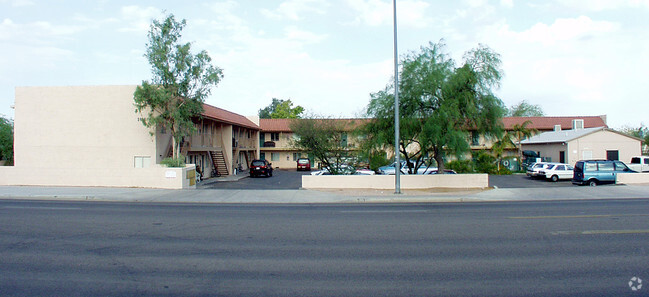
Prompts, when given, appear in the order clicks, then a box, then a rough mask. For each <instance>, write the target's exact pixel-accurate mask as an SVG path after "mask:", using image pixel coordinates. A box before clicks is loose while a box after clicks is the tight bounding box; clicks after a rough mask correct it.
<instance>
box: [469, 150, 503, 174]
mask: <svg viewBox="0 0 649 297" xmlns="http://www.w3.org/2000/svg"><path fill="white" fill-rule="evenodd" d="M472 155H473V162H474V163H475V165H474V166H475V167H474V168H475V171H476V172H480V173H488V174H497V173H498V166H497V165H496V157H494V156H492V155H490V154H489V153H487V152H486V151H477V152H473V153H472Z"/></svg>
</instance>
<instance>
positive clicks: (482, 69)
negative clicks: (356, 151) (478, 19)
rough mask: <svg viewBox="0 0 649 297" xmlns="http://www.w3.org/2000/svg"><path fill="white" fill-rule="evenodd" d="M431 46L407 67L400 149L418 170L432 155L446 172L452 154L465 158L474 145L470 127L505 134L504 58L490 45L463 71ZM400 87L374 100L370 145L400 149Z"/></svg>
mask: <svg viewBox="0 0 649 297" xmlns="http://www.w3.org/2000/svg"><path fill="white" fill-rule="evenodd" d="M444 46H445V44H444V43H443V42H442V41H440V42H439V43H437V44H434V43H430V44H429V46H427V47H422V48H421V49H420V51H419V52H411V53H410V54H409V55H407V56H406V57H405V58H404V59H403V60H402V62H401V65H402V69H401V72H400V73H399V75H400V85H399V89H400V98H401V99H400V106H399V108H400V114H401V115H402V116H401V118H400V120H399V122H400V136H401V139H400V140H399V150H400V152H401V153H402V154H403V155H404V156H405V157H406V158H407V159H408V160H409V161H412V160H413V158H414V162H415V166H414V168H418V167H419V166H420V164H423V163H424V162H425V160H426V157H427V156H430V157H432V158H433V159H434V160H435V162H436V163H437V166H438V168H439V172H443V169H444V159H445V157H446V154H455V155H456V156H458V157H459V156H461V155H462V154H463V153H466V152H467V151H468V150H469V148H470V146H469V143H468V139H469V132H468V128H473V129H475V130H476V131H477V132H478V133H481V134H482V135H485V136H487V137H491V136H495V135H499V134H500V133H501V131H502V127H501V126H502V124H501V118H502V116H503V114H504V112H505V107H504V105H503V103H502V101H501V100H500V99H498V98H497V97H496V96H495V95H494V94H493V92H492V89H493V88H496V87H498V86H499V83H500V79H501V76H502V74H501V72H502V71H501V70H500V64H501V62H500V56H499V55H498V54H497V53H495V52H493V51H492V50H491V49H489V48H488V47H486V46H483V45H480V46H478V47H477V48H475V49H473V50H470V51H468V52H466V53H465V55H464V61H463V63H462V64H461V66H459V67H456V66H455V62H454V61H453V60H452V59H451V58H450V57H449V55H448V54H446V53H445V52H444ZM393 88H394V86H392V85H388V86H387V87H386V88H385V89H384V90H382V91H379V92H377V93H374V94H372V95H371V101H370V104H369V105H368V110H367V113H368V116H369V117H372V118H375V119H376V120H374V121H372V122H371V123H370V124H368V125H367V126H366V127H365V128H366V132H367V133H368V135H369V136H368V141H371V142H372V143H374V144H375V145H377V146H388V145H391V146H394V140H393V139H394V127H393V126H394V125H393V123H394V98H393V96H392V93H393Z"/></svg>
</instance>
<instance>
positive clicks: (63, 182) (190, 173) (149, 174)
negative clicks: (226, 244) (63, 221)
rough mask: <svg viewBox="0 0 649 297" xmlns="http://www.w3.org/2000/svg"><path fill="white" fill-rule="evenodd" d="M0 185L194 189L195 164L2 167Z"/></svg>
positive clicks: (0, 169) (0, 168)
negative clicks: (178, 166)
mask: <svg viewBox="0 0 649 297" xmlns="http://www.w3.org/2000/svg"><path fill="white" fill-rule="evenodd" d="M0 186H64V187H129V188H131V187H136V188H159V189H195V188H196V166H194V165H193V164H190V165H187V166H185V167H184V168H169V167H164V166H160V165H152V166H151V167H149V168H125V169H122V168H120V169H117V168H24V167H15V166H3V167H0Z"/></svg>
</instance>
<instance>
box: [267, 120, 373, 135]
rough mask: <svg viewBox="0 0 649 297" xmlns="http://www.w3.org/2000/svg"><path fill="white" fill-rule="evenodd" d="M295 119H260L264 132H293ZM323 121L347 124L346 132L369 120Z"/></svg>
mask: <svg viewBox="0 0 649 297" xmlns="http://www.w3.org/2000/svg"><path fill="white" fill-rule="evenodd" d="M294 120H295V119H259V127H260V128H261V131H262V132H293V131H292V130H291V122H292V121H294ZM323 121H337V122H342V123H344V124H345V127H346V128H347V129H346V130H348V131H351V130H354V129H355V128H358V126H359V125H361V124H364V123H366V122H367V121H369V119H323Z"/></svg>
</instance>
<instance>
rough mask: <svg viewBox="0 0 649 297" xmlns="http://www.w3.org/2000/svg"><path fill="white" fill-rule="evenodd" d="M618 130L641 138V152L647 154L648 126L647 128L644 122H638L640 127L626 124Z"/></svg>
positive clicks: (648, 150)
mask: <svg viewBox="0 0 649 297" xmlns="http://www.w3.org/2000/svg"><path fill="white" fill-rule="evenodd" d="M620 132H622V133H624V134H627V135H629V136H632V137H636V138H640V139H642V140H643V144H642V153H643V154H645V155H647V154H649V128H647V126H645V125H644V124H640V127H629V126H626V127H623V128H622V129H620Z"/></svg>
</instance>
